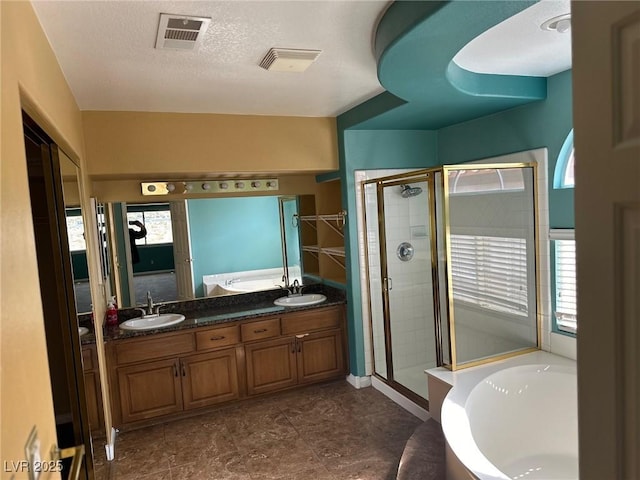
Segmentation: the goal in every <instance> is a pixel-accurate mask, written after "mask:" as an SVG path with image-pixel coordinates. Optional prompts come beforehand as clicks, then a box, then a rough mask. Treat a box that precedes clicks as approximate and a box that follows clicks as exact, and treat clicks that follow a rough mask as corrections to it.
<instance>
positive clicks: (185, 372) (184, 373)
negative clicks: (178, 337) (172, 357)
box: [180, 362, 187, 377]
mask: <svg viewBox="0 0 640 480" xmlns="http://www.w3.org/2000/svg"><path fill="white" fill-rule="evenodd" d="M180 366H181V367H182V376H183V377H186V376H187V371H186V369H185V368H184V363H182V362H180Z"/></svg>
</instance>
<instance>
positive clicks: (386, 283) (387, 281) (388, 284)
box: [382, 277, 393, 292]
mask: <svg viewBox="0 0 640 480" xmlns="http://www.w3.org/2000/svg"><path fill="white" fill-rule="evenodd" d="M382 280H383V289H384V291H385V292H390V291H391V290H393V281H392V280H391V277H385V278H383V279H382Z"/></svg>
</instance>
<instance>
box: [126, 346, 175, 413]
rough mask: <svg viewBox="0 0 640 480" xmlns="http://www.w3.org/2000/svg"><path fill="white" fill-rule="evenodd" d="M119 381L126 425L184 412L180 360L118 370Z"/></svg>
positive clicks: (169, 360)
mask: <svg viewBox="0 0 640 480" xmlns="http://www.w3.org/2000/svg"><path fill="white" fill-rule="evenodd" d="M117 377H118V387H119V389H120V408H121V415H122V421H123V422H124V423H128V422H135V421H137V420H146V419H148V418H153V417H157V416H160V415H168V414H170V413H176V412H180V411H182V389H181V377H180V373H179V365H178V359H177V358H171V359H168V360H156V361H153V362H145V363H140V364H136V365H129V366H124V367H118V369H117Z"/></svg>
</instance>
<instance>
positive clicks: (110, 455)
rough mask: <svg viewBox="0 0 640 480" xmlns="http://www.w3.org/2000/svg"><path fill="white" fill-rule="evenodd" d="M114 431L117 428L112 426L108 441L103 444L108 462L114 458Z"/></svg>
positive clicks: (115, 431)
mask: <svg viewBox="0 0 640 480" xmlns="http://www.w3.org/2000/svg"><path fill="white" fill-rule="evenodd" d="M116 433H117V430H116V429H115V428H113V427H112V428H111V435H109V441H108V442H107V443H106V445H105V446H104V449H105V452H106V453H107V461H109V462H112V461H113V459H114V458H116Z"/></svg>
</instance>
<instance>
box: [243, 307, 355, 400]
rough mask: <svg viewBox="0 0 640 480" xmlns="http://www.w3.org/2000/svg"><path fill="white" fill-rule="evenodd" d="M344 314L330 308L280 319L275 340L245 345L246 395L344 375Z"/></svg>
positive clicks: (338, 309) (292, 314)
mask: <svg viewBox="0 0 640 480" xmlns="http://www.w3.org/2000/svg"><path fill="white" fill-rule="evenodd" d="M342 315H343V310H342V309H340V308H335V307H333V308H332V307H329V308H322V309H318V310H309V311H306V312H301V313H291V314H289V315H283V316H282V319H281V333H282V335H283V337H281V338H278V339H276V340H270V341H263V342H256V343H250V344H245V356H246V368H247V393H248V394H249V395H257V394H260V393H266V392H271V391H275V390H281V389H284V388H288V387H292V386H295V385H298V384H305V383H314V382H319V381H323V380H330V379H332V378H338V377H340V376H341V375H343V374H345V373H346V360H345V353H346V346H345V344H344V335H343V318H342Z"/></svg>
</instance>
